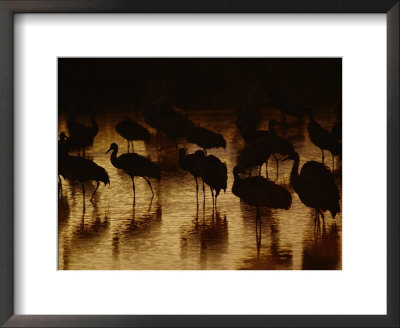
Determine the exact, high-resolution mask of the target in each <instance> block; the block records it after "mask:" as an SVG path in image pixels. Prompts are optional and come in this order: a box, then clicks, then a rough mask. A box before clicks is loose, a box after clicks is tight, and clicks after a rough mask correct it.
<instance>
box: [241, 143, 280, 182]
mask: <svg viewBox="0 0 400 328" xmlns="http://www.w3.org/2000/svg"><path fill="white" fill-rule="evenodd" d="M271 149H272V147H271V142H270V140H269V139H265V138H259V139H256V140H255V141H253V142H252V143H250V144H248V145H247V146H246V147H245V148H244V149H243V151H242V152H241V153H240V154H239V156H238V158H237V165H238V167H239V168H240V169H241V170H245V169H249V175H251V169H252V168H253V167H255V166H258V167H259V168H260V169H259V174H261V166H262V165H263V164H264V163H267V162H268V159H269V157H270V156H271V155H272V150H271Z"/></svg>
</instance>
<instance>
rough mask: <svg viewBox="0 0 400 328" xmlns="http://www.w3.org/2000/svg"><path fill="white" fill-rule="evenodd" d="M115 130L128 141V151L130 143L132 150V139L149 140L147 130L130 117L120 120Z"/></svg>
mask: <svg viewBox="0 0 400 328" xmlns="http://www.w3.org/2000/svg"><path fill="white" fill-rule="evenodd" d="M115 131H117V132H118V133H119V134H120V135H121V136H122V137H123V138H125V139H126V140H127V141H128V153H129V146H130V144H131V145H132V152H134V148H133V140H143V141H149V140H150V133H149V131H147V129H146V128H144V127H143V126H141V125H140V124H139V123H136V122H134V121H132V120H131V119H130V118H126V119H124V120H122V121H120V122H119V123H118V124H117V126H116V127H115Z"/></svg>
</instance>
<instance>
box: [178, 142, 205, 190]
mask: <svg viewBox="0 0 400 328" xmlns="http://www.w3.org/2000/svg"><path fill="white" fill-rule="evenodd" d="M205 157H206V156H205V154H204V152H203V151H202V150H197V151H196V152H195V153H193V154H186V150H185V149H184V148H181V149H179V162H178V163H179V167H180V168H181V169H182V170H184V171H188V172H189V173H190V174H191V175H193V177H194V179H195V181H196V197H197V198H198V196H199V184H198V182H197V178H200V177H201V172H200V163H201V161H202V160H204V159H205Z"/></svg>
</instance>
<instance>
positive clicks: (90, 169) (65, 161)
mask: <svg viewBox="0 0 400 328" xmlns="http://www.w3.org/2000/svg"><path fill="white" fill-rule="evenodd" d="M60 163H61V165H60V166H59V174H61V175H62V177H63V178H64V179H66V180H71V181H79V182H80V183H81V185H82V194H83V207H84V208H85V186H84V184H83V183H84V182H86V181H96V182H97V186H96V189H95V190H94V192H93V194H92V197H91V198H90V201H93V197H94V195H95V194H96V191H97V189H98V188H99V185H100V182H103V183H104V185H107V184H109V183H110V178H109V176H108V173H107V171H106V170H105V169H104V168H103V167H101V166H99V165H97V164H96V163H95V162H93V161H91V160H90V159H87V158H83V157H79V156H70V155H67V154H65V155H64V156H62V157H61V158H60ZM60 169H61V171H60Z"/></svg>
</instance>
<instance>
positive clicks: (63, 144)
mask: <svg viewBox="0 0 400 328" xmlns="http://www.w3.org/2000/svg"><path fill="white" fill-rule="evenodd" d="M67 155H68V147H67V136H66V135H65V133H64V132H61V133H60V138H59V139H58V193H59V194H60V192H62V182H61V177H60V176H62V175H63V174H65V161H64V160H63V159H64V157H65V156H67Z"/></svg>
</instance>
